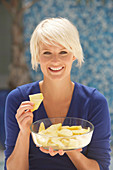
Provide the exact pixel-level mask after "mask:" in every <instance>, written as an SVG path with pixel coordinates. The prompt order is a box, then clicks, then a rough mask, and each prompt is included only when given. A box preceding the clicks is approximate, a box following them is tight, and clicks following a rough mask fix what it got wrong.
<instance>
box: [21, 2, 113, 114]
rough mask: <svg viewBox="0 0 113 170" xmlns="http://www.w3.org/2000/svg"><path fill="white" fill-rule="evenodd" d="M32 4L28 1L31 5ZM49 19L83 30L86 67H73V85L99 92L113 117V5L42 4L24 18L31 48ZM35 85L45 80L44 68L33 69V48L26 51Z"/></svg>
mask: <svg viewBox="0 0 113 170" xmlns="http://www.w3.org/2000/svg"><path fill="white" fill-rule="evenodd" d="M29 1H31V0H24V1H23V3H24V4H27V3H28V2H29ZM48 17H66V18H68V19H69V20H70V21H72V22H73V23H74V24H75V25H76V27H77V28H78V30H79V34H80V40H81V44H82V47H83V51H84V57H85V63H84V64H83V66H82V68H81V69H79V68H77V67H76V66H75V64H73V67H72V73H71V78H72V80H73V81H77V82H80V83H82V84H84V85H88V86H91V87H95V88H97V89H98V90H99V91H100V92H101V93H103V94H104V95H105V97H106V98H107V101H108V104H109V109H110V113H113V71H112V70H113V1H112V0H107V2H106V3H105V4H103V3H102V0H92V1H90V3H88V4H86V0H82V1H81V3H80V4H77V0H40V1H38V2H37V3H35V4H34V5H33V6H32V7H31V8H30V9H28V10H27V11H26V12H25V14H24V38H25V43H27V44H28V45H29V41H30V37H31V34H32V32H33V30H34V28H35V27H36V25H37V24H38V23H39V22H40V21H41V20H43V19H45V18H48ZM25 54H26V59H27V63H28V65H29V67H30V73H31V76H32V78H33V81H35V80H38V79H42V73H41V71H40V68H39V69H38V71H37V73H36V72H35V71H33V70H32V69H31V64H30V52H29V48H27V49H26V51H25Z"/></svg>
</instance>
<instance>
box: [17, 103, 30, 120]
mask: <svg viewBox="0 0 113 170" xmlns="http://www.w3.org/2000/svg"><path fill="white" fill-rule="evenodd" d="M31 109H33V106H31V105H21V106H20V107H19V108H18V110H17V116H18V117H20V116H21V114H22V113H24V112H25V111H26V110H31Z"/></svg>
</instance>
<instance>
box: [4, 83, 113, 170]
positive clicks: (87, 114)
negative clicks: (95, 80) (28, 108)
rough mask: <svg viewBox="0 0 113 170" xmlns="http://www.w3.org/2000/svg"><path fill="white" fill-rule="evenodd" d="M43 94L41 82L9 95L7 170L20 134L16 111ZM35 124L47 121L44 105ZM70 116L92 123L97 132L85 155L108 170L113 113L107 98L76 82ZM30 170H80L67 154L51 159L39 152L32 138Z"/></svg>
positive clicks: (86, 148)
mask: <svg viewBox="0 0 113 170" xmlns="http://www.w3.org/2000/svg"><path fill="white" fill-rule="evenodd" d="M35 93H40V88H39V82H33V83H30V84H26V85H23V86H19V87H17V88H16V89H15V90H13V91H11V92H10V93H9V95H8V96H7V100H6V108H5V130H6V140H5V145H6V150H5V170H6V160H7V158H8V157H9V156H10V154H11V153H12V151H13V149H14V146H15V143H16V139H17V136H18V133H19V126H18V123H17V121H16V118H15V114H16V111H17V109H18V107H19V106H20V104H21V102H22V101H26V100H29V95H30V94H35ZM33 114H34V118H33V121H36V120H38V119H42V118H47V117H48V116H47V113H46V111H45V109H44V105H43V102H42V103H41V105H40V107H39V109H38V110H36V111H34V113H33ZM67 117H78V118H82V119H86V120H88V121H90V122H91V123H92V124H93V125H94V127H95V129H94V133H93V137H92V140H91V142H90V144H89V145H88V146H86V147H84V148H83V151H82V153H83V154H84V155H85V156H86V157H88V158H91V159H94V160H96V161H97V162H98V163H99V166H100V169H101V170H108V169H109V165H110V143H109V142H110V135H111V128H110V114H109V110H108V105H107V101H106V99H105V97H104V96H103V95H102V94H101V93H99V92H98V91H97V90H96V89H94V88H90V87H87V86H84V85H81V84H79V83H75V87H74V91H73V96H72V100H71V103H70V107H69V110H68V113H67ZM29 165H30V166H29V167H30V168H29V169H30V170H43V169H46V170H61V169H62V170H70V169H71V170H76V168H75V166H74V165H73V163H72V162H71V160H70V159H69V158H68V156H67V155H66V154H64V155H63V156H60V155H56V156H53V157H52V156H50V155H49V154H45V153H43V152H41V151H40V150H39V148H38V147H36V146H35V144H34V143H33V140H32V137H31V136H30V148H29Z"/></svg>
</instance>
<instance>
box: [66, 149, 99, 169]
mask: <svg viewBox="0 0 113 170" xmlns="http://www.w3.org/2000/svg"><path fill="white" fill-rule="evenodd" d="M66 154H67V155H68V157H69V158H70V160H71V161H72V162H73V164H74V165H75V167H76V168H77V169H78V170H88V169H90V170H99V169H100V168H99V164H98V163H97V161H95V160H93V159H89V158H87V157H86V156H84V155H83V154H82V153H81V152H79V151H77V150H74V151H67V152H66Z"/></svg>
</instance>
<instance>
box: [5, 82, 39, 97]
mask: <svg viewBox="0 0 113 170" xmlns="http://www.w3.org/2000/svg"><path fill="white" fill-rule="evenodd" d="M38 92H40V88H39V82H38V81H36V82H33V83H28V84H24V85H21V86H18V87H17V88H15V89H13V90H12V91H10V93H9V94H8V96H7V98H15V99H19V98H22V99H24V100H28V97H29V94H35V93H38Z"/></svg>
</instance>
